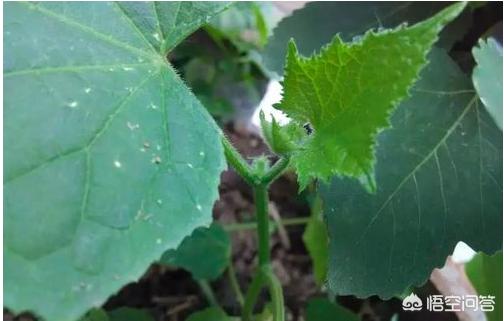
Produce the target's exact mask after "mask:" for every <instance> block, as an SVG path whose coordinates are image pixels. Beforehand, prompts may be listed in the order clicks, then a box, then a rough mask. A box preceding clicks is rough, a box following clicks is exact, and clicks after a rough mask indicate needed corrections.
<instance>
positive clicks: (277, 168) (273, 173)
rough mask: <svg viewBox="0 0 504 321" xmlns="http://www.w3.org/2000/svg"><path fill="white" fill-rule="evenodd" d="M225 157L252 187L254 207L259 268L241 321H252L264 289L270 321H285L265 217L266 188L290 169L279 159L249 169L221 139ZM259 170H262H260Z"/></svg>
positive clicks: (226, 142) (280, 287)
mask: <svg viewBox="0 0 504 321" xmlns="http://www.w3.org/2000/svg"><path fill="white" fill-rule="evenodd" d="M222 144H223V146H224V154H225V156H226V159H227V161H228V162H229V163H230V165H231V166H232V167H233V168H234V169H235V170H236V171H237V172H238V174H239V175H240V176H241V177H242V178H243V179H244V180H245V181H246V182H247V183H248V184H249V185H250V186H251V187H252V188H253V190H254V200H255V207H256V220H257V235H258V244H259V245H258V252H259V254H258V256H259V268H258V270H257V271H256V273H255V276H254V279H253V280H252V284H251V285H250V287H249V289H248V291H247V294H246V296H245V302H244V304H243V320H244V321H251V320H252V315H253V310H254V306H255V304H256V301H257V298H258V297H259V294H260V292H261V289H262V288H263V287H265V286H266V287H267V288H268V290H269V293H270V296H271V300H272V303H273V320H274V321H284V316H285V311H284V302H283V292H282V286H281V284H280V282H279V281H278V279H277V277H276V276H275V275H274V273H273V271H272V270H271V265H270V244H269V236H270V235H269V234H270V233H269V216H268V203H269V198H268V186H269V185H270V184H271V183H272V182H273V181H274V180H276V179H277V178H278V177H279V176H280V175H281V174H282V173H283V172H284V170H285V169H287V167H288V166H289V158H281V159H280V160H278V161H277V162H276V163H275V164H274V165H273V166H272V167H271V168H269V169H268V170H267V171H264V169H263V168H262V167H257V168H255V167H254V168H252V167H251V166H250V165H249V164H248V163H247V162H246V161H245V160H244V159H243V157H242V156H241V155H240V153H238V151H237V150H236V149H235V148H234V147H233V145H231V143H230V142H229V141H228V140H227V138H225V137H223V139H222ZM259 168H261V169H259Z"/></svg>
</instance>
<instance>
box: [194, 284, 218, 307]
mask: <svg viewBox="0 0 504 321" xmlns="http://www.w3.org/2000/svg"><path fill="white" fill-rule="evenodd" d="M197 282H198V284H199V286H200V288H201V291H202V292H203V295H204V296H205V298H206V299H207V301H208V303H210V305H212V306H216V307H218V306H219V303H217V299H216V298H215V294H214V292H213V290H212V287H211V286H210V283H208V281H206V280H197Z"/></svg>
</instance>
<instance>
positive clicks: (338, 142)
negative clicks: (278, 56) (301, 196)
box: [275, 3, 465, 191]
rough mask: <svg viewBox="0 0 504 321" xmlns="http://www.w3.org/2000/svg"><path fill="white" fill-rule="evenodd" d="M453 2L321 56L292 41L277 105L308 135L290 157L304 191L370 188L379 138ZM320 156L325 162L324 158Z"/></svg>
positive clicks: (336, 42)
mask: <svg viewBox="0 0 504 321" xmlns="http://www.w3.org/2000/svg"><path fill="white" fill-rule="evenodd" d="M464 5H465V4H464V3H457V4H454V5H452V6H450V7H448V8H446V9H444V10H443V11H441V12H440V13H438V14H437V15H435V16H434V17H432V18H430V19H428V20H425V21H423V22H420V23H418V24H416V25H414V26H412V27H406V26H404V25H401V26H399V27H397V28H396V29H393V30H385V31H381V32H378V33H375V32H372V31H371V32H368V33H366V34H365V35H364V36H363V37H362V38H361V39H360V40H358V41H356V42H353V43H350V44H347V43H344V42H343V41H342V40H341V39H340V38H339V36H336V37H335V38H334V39H333V41H332V42H331V43H330V44H329V45H328V46H327V47H325V48H323V50H322V51H321V53H320V54H319V55H315V56H313V57H311V58H302V57H300V56H299V55H298V53H297V49H296V46H295V44H294V42H290V43H289V52H288V54H287V66H286V76H285V80H284V98H283V100H282V102H281V103H280V104H277V105H276V106H275V107H276V108H278V109H280V110H282V111H283V112H285V113H286V114H288V116H290V117H291V118H292V119H294V120H296V121H297V122H298V123H301V124H302V123H305V122H309V123H310V125H311V126H312V127H313V130H314V132H313V134H312V135H311V137H310V139H308V140H307V141H306V143H305V144H304V145H303V149H302V150H301V151H300V152H298V153H295V154H294V155H293V163H294V165H295V167H296V169H297V173H298V179H299V182H300V185H301V188H304V187H305V186H306V185H307V184H308V182H309V180H310V179H311V178H320V179H322V180H325V181H327V180H328V179H329V178H330V177H331V176H333V175H336V174H338V175H343V176H349V177H354V178H358V179H359V180H361V181H362V182H363V184H364V185H365V186H366V188H367V189H368V190H370V191H374V190H375V189H376V185H375V180H374V173H373V170H374V169H373V167H374V155H373V153H374V146H375V140H376V135H377V134H378V132H379V131H380V130H383V129H384V128H387V127H389V121H388V118H389V115H390V114H391V113H392V111H393V110H394V108H395V107H396V106H397V105H398V104H399V102H400V101H401V100H402V99H404V98H405V97H407V95H408V89H409V88H410V86H411V85H412V84H413V83H414V81H415V80H416V79H417V74H418V72H419V71H420V69H421V68H422V67H423V66H424V65H425V64H426V63H427V59H426V55H427V53H428V52H429V50H430V48H431V46H432V44H433V43H434V42H435V41H436V39H437V35H438V33H439V31H440V30H441V29H442V28H443V26H444V25H445V24H447V23H448V22H450V21H451V20H452V19H454V18H455V17H456V16H457V15H458V14H459V13H460V11H461V10H462V9H463V8H464ZM321 160H323V161H321Z"/></svg>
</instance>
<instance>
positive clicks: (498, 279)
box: [465, 251, 502, 321]
mask: <svg viewBox="0 0 504 321" xmlns="http://www.w3.org/2000/svg"><path fill="white" fill-rule="evenodd" d="M465 271H466V274H467V276H468V277H469V279H470V280H471V283H472V284H473V286H474V287H475V288H476V291H477V292H478V294H479V295H483V296H486V297H488V296H493V297H494V301H495V304H494V305H493V306H494V310H493V311H488V312H486V315H487V318H488V320H489V321H501V320H502V251H501V252H498V253H495V254H494V255H492V256H490V255H486V254H485V253H478V254H476V255H475V256H474V258H473V259H472V260H471V261H469V262H468V263H467V264H466V265H465Z"/></svg>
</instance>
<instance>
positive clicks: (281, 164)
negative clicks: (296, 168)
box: [260, 158, 290, 185]
mask: <svg viewBox="0 0 504 321" xmlns="http://www.w3.org/2000/svg"><path fill="white" fill-rule="evenodd" d="M289 163H290V159H289V158H280V159H279V160H278V161H277V162H276V163H275V165H273V166H272V167H271V168H270V170H269V171H268V172H266V174H264V176H262V177H261V178H260V179H261V182H262V184H264V185H269V184H271V183H272V182H273V181H275V180H276V179H277V178H278V177H280V175H282V173H283V172H284V171H285V170H286V169H287V167H288V166H289Z"/></svg>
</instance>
